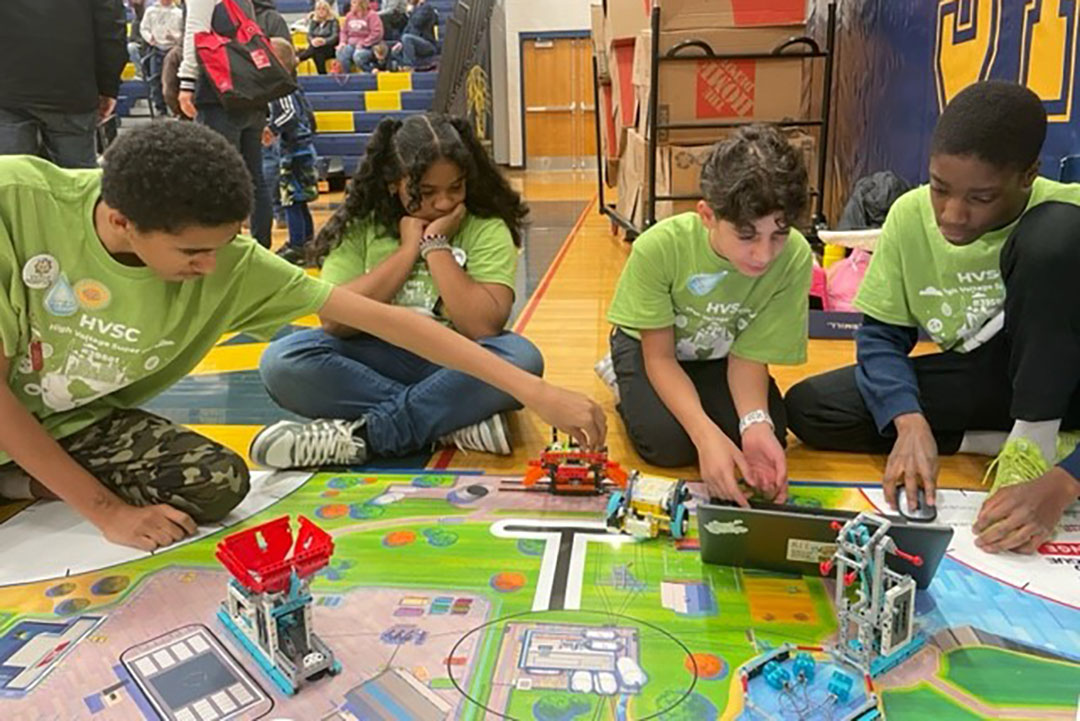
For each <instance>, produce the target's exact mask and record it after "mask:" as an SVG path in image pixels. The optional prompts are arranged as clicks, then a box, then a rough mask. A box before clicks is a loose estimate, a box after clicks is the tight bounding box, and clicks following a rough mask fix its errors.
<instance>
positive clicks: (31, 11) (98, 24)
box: [0, 0, 128, 168]
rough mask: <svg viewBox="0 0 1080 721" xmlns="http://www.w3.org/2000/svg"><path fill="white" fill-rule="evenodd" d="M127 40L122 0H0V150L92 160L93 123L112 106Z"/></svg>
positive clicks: (67, 163)
mask: <svg viewBox="0 0 1080 721" xmlns="http://www.w3.org/2000/svg"><path fill="white" fill-rule="evenodd" d="M125 43H126V32H125V21H124V5H123V2H122V1H121V0H50V1H49V2H42V0H3V1H2V2H0V68H3V70H2V71H0V155H41V156H43V157H45V158H48V159H49V160H51V161H52V162H54V163H55V164H57V165H60V166H63V167H67V168H91V167H94V166H95V165H96V164H97V152H96V147H95V137H96V136H95V130H96V129H97V124H98V122H99V121H101V120H104V119H106V118H108V117H110V116H111V115H112V114H113V112H114V110H115V109H116V96H117V94H118V92H119V89H120V73H121V72H122V71H123V69H124V65H125V64H126V63H127V59H128V58H127V48H126V46H125ZM50 48H51V49H52V51H47V50H48V49H50Z"/></svg>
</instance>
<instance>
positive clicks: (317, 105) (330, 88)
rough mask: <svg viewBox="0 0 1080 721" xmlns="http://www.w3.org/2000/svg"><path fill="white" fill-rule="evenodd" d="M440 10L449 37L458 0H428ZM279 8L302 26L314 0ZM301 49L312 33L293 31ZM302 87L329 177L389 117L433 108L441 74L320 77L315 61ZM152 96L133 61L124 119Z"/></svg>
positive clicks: (303, 74)
mask: <svg viewBox="0 0 1080 721" xmlns="http://www.w3.org/2000/svg"><path fill="white" fill-rule="evenodd" d="M428 2H431V3H432V4H433V5H434V6H435V8H436V10H438V11H439V29H438V32H439V35H440V37H444V36H445V35H444V34H445V26H446V20H447V18H449V17H450V15H451V13H452V12H453V8H454V4H455V0H428ZM277 5H278V10H279V11H280V12H281V13H282V15H284V16H285V17H286V19H287V20H288V22H289V24H290V26H292V27H294V28H295V27H296V24H295V23H296V21H297V20H299V19H301V18H302V17H303V16H304V15H305V14H306V13H307V12H308V9H309V8H310V3H309V2H308V0H277ZM293 43H294V44H295V45H296V47H297V48H301V49H302V48H304V47H306V46H307V35H306V33H303V32H294V33H293ZM298 74H299V80H300V85H301V87H302V88H303V89H304V92H305V93H306V94H307V97H308V100H309V101H310V102H311V105H312V107H313V108H314V110H315V114H316V124H317V126H318V133H317V135H316V137H315V148H316V150H317V151H318V153H319V156H320V161H321V162H320V166H321V168H322V170H323V172H324V174H326V173H328V172H329V173H337V172H344V173H346V174H352V173H353V172H354V171H355V169H356V166H357V165H358V164H359V162H360V159H361V158H362V157H363V155H364V150H365V148H366V147H367V141H368V138H369V137H371V132H372V131H373V130H374V129H375V126H376V125H378V123H379V120H381V119H382V118H384V117H388V116H389V117H404V116H406V115H409V114H411V113H417V112H423V111H425V110H428V109H430V108H431V103H432V100H433V98H434V95H435V81H436V77H437V75H438V73H437V71H420V72H417V71H413V72H400V73H378V74H371V73H353V74H350V75H317V74H316V71H315V66H314V63H313V62H312V61H310V60H308V61H306V62H304V63H301V65H300V67H299V68H298ZM149 97H150V92H149V88H148V86H147V84H146V82H145V81H143V80H139V79H137V78H135V68H134V66H132V65H131V64H130V63H129V64H128V66H127V68H125V70H124V74H123V82H122V84H121V86H120V97H119V98H118V102H117V113H118V114H119V115H120V116H121V117H127V116H130V115H132V111H133V110H134V109H135V106H136V103H140V102H141V105H140V107H142V108H143V114H144V115H145V114H146V113H145V108H146V107H147V106H149Z"/></svg>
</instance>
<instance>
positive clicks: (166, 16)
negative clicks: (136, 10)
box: [139, 5, 184, 50]
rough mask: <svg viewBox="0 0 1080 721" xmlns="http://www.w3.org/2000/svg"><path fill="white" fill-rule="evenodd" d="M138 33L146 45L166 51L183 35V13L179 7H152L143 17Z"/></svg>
mask: <svg viewBox="0 0 1080 721" xmlns="http://www.w3.org/2000/svg"><path fill="white" fill-rule="evenodd" d="M139 32H140V33H141V34H142V37H143V40H145V41H146V42H147V44H148V45H151V46H153V47H155V48H161V49H162V50H168V49H169V48H172V47H173V46H175V45H176V44H177V43H179V42H180V39H181V38H182V37H183V35H184V11H183V10H181V9H180V6H179V5H170V6H169V7H165V6H164V5H152V6H150V7H148V8H147V9H146V14H145V15H143V19H142V23H141V24H140V25H139Z"/></svg>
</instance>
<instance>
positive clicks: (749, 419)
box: [739, 408, 776, 436]
mask: <svg viewBox="0 0 1080 721" xmlns="http://www.w3.org/2000/svg"><path fill="white" fill-rule="evenodd" d="M758 423H768V424H769V427H770V428H774V429H775V428H776V425H775V424H774V423H773V420H772V417H771V416H770V415H769V412H768V411H763V410H761V409H760V408H759V409H757V410H755V411H750V412H749V413H747V414H746V415H745V416H743V417H742V420H740V421H739V435H740V436H741V435H742V434H743V433H746V429H747V428H749V427H750V426H752V425H755V424H758Z"/></svg>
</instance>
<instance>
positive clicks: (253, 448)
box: [248, 421, 289, 468]
mask: <svg viewBox="0 0 1080 721" xmlns="http://www.w3.org/2000/svg"><path fill="white" fill-rule="evenodd" d="M288 423H289V421H278V422H277V423H275V424H273V425H270V426H266V427H265V428H263V429H262V430H261V431H259V432H258V433H256V434H255V437H254V438H252V439H251V445H250V446H248V457H249V458H250V459H251V462H252V463H254V464H255V465H257V466H262V467H263V468H281V467H279V466H272V465H270V464H269V463H267V462H266V458H265V457H264V453H265V451H266V447H267V446H268V445H269V444H270V440H271V439H273V437H274V431H275V430H276V429H278V428H280V427H281V426H283V425H287V424H288Z"/></svg>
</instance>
